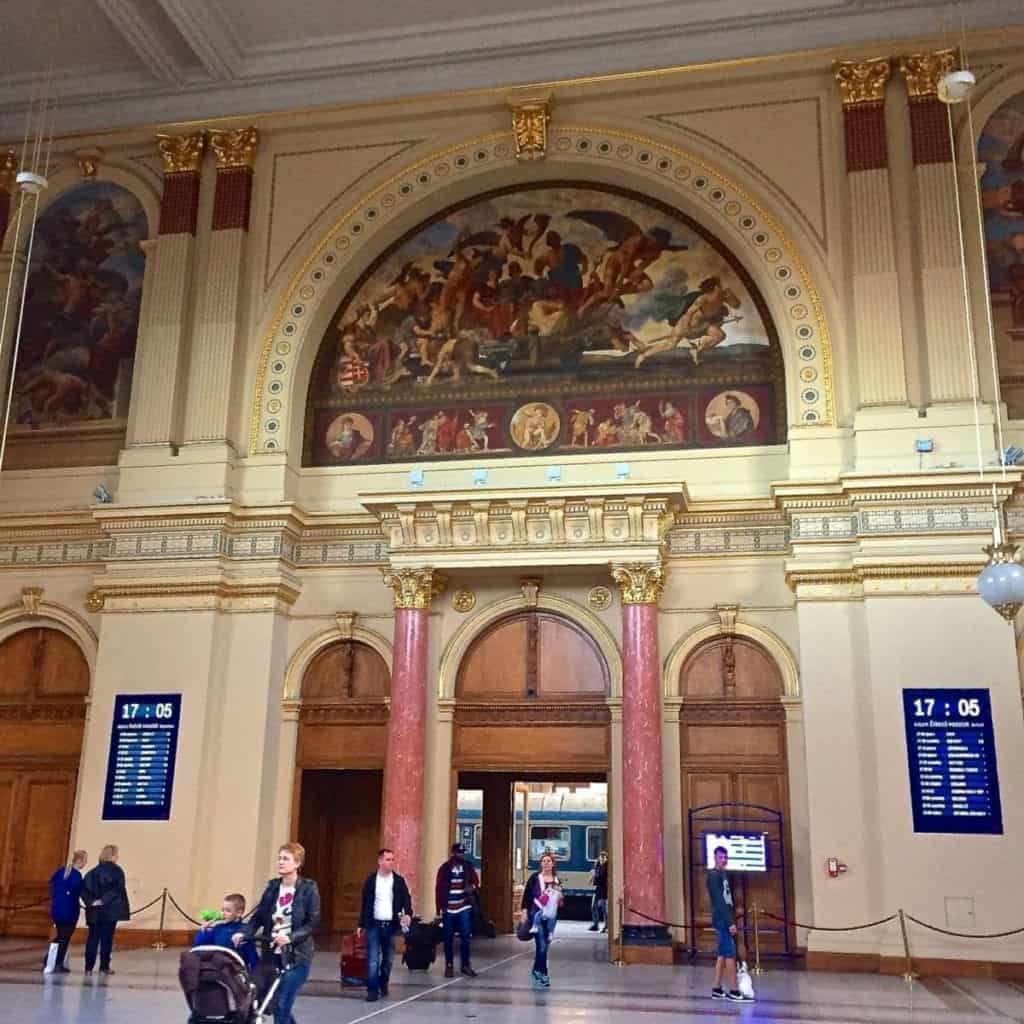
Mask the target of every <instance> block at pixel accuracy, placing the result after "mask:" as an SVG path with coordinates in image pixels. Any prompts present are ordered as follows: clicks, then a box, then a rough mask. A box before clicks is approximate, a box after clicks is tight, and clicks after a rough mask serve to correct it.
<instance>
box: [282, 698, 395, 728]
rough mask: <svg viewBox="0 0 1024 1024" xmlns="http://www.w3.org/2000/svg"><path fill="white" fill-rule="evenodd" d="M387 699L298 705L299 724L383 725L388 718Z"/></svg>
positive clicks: (388, 706) (388, 707)
mask: <svg viewBox="0 0 1024 1024" xmlns="http://www.w3.org/2000/svg"><path fill="white" fill-rule="evenodd" d="M389 711H390V705H389V703H388V701H387V700H376V701H351V702H349V703H345V704H323V705H318V704H306V703H303V704H301V705H300V706H299V709H298V712H299V723H300V724H301V725H383V724H385V723H386V722H387V720H388V714H389Z"/></svg>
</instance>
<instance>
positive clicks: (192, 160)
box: [128, 132, 206, 447]
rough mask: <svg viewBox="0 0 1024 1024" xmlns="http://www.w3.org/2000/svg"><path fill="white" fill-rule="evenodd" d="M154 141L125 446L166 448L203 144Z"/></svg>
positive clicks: (182, 138)
mask: <svg viewBox="0 0 1024 1024" xmlns="http://www.w3.org/2000/svg"><path fill="white" fill-rule="evenodd" d="M157 138H158V144H159V147H160V154H161V156H162V157H163V161H164V192H163V198H162V200H161V203H160V233H159V239H158V241H157V244H156V246H155V247H153V248H152V249H151V251H150V252H149V253H148V254H147V260H146V277H145V283H144V297H145V300H146V304H147V316H146V318H145V320H144V322H143V325H142V326H143V328H144V330H141V331H140V334H139V341H138V345H137V347H136V354H135V376H134V388H133V390H134V394H133V395H132V416H131V432H130V434H129V436H128V444H129V447H141V446H144V445H150V446H163V447H167V446H168V445H169V444H170V442H171V440H172V438H173V432H174V416H175V406H176V402H177V399H178V395H179V384H180V382H179V380H178V377H179V371H180V368H181V361H182V353H183V349H184V345H183V342H184V338H185V331H186V329H187V326H188V313H189V288H190V285H191V280H192V261H193V255H194V249H195V233H196V219H197V216H198V212H199V176H200V168H201V165H202V160H203V150H204V148H205V145H206V136H205V135H204V134H203V133H202V132H197V133H196V134H194V135H179V136H167V135H161V136H158V137H157Z"/></svg>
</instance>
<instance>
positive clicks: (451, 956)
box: [444, 909, 472, 967]
mask: <svg viewBox="0 0 1024 1024" xmlns="http://www.w3.org/2000/svg"><path fill="white" fill-rule="evenodd" d="M471 916H472V914H471V911H470V910H468V909H466V910H463V911H460V912H459V913H456V914H450V913H448V911H447V910H446V911H445V912H444V962H445V964H446V965H447V964H451V963H454V962H455V936H456V935H458V936H459V940H460V941H459V963H460V964H461V965H462V966H463V967H468V966H469V937H470V932H471V928H470V925H471V924H472V922H471V921H470V917H471Z"/></svg>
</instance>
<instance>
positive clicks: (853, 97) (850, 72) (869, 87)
mask: <svg viewBox="0 0 1024 1024" xmlns="http://www.w3.org/2000/svg"><path fill="white" fill-rule="evenodd" d="M891 70H892V67H891V65H890V63H889V58H888V57H872V58H871V59H870V60H837V61H836V62H835V63H834V64H833V65H832V74H833V75H834V77H835V80H836V83H837V84H838V86H839V93H840V95H841V96H842V98H843V106H844V107H852V106H855V105H856V104H858V103H881V102H882V101H883V100H884V99H885V83H886V82H888V81H889V74H890V72H891Z"/></svg>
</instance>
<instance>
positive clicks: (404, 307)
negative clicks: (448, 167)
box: [304, 182, 786, 465]
mask: <svg viewBox="0 0 1024 1024" xmlns="http://www.w3.org/2000/svg"><path fill="white" fill-rule="evenodd" d="M345 413H348V414H349V419H348V420H347V421H344V420H343V418H342V417H343V415H344V414H345ZM343 422H345V426H342V423H343ZM785 433H786V421H785V388H784V377H783V367H782V358H781V354H780V351H779V343H778V337H777V334H776V331H775V327H774V324H773V323H772V321H771V318H770V315H769V313H768V309H767V306H766V304H765V302H764V300H763V298H762V296H761V294H760V293H759V291H758V290H757V288H756V285H755V284H754V282H753V280H752V279H751V277H750V275H749V274H748V273H747V272H746V270H745V269H744V267H743V266H742V264H741V263H740V262H739V260H737V259H736V257H735V256H734V255H733V254H732V253H731V252H730V251H729V250H728V249H726V247H725V246H724V245H723V244H722V243H721V242H720V241H719V240H718V239H717V238H715V237H714V236H713V235H712V234H710V232H708V231H707V229H706V228H704V227H703V226H701V225H699V224H697V223H696V222H695V221H694V220H692V219H691V218H689V217H687V216H685V215H684V214H682V213H680V212H679V211H677V210H674V209H672V208H670V207H667V206H665V205H664V204H662V203H659V202H655V201H654V200H652V199H650V198H647V197H644V196H640V195H637V194H635V193H631V192H625V191H622V190H618V189H612V188H609V187H607V186H597V185H593V184H585V183H575V182H558V183H548V184H543V185H536V186H530V187H518V188H514V189H504V190H501V191H498V192H493V193H488V194H486V195H483V196H478V197H476V198H474V199H472V200H470V201H468V202H465V203H463V204H460V205H459V206H457V207H453V208H451V209H448V210H445V211H443V212H441V213H439V214H438V215H436V216H435V217H433V218H432V219H431V220H430V221H428V222H427V223H425V224H422V225H420V226H419V227H417V228H416V229H415V230H413V231H412V232H410V233H409V234H408V235H407V236H406V237H405V238H403V239H401V240H400V241H399V242H397V243H396V244H395V245H394V246H392V247H391V248H390V249H389V250H388V251H387V252H385V253H384V254H383V255H382V257H381V258H380V259H378V260H377V261H376V262H375V263H374V264H373V265H372V266H371V267H369V268H368V269H367V271H366V272H365V273H364V274H363V275H362V277H361V278H360V280H359V281H358V282H357V283H356V285H355V286H354V287H353V289H352V290H351V291H350V293H349V295H348V296H346V298H345V300H344V301H343V302H342V303H341V305H340V307H339V309H338V311H337V313H336V315H335V316H334V317H333V321H332V323H331V326H330V327H329V328H328V330H327V331H326V333H325V335H324V338H323V340H322V342H321V345H320V349H319V351H318V354H317V358H316V361H315V364H314V368H313V375H312V379H311V382H310V390H309V397H308V403H307V416H306V429H305V448H304V463H305V464H307V465H341V464H350V463H359V462H363V463H372V462H379V461H393V460H395V461H398V460H416V461H421V460H425V459H426V460H429V459H440V458H470V457H471V458H474V459H479V458H493V457H500V456H511V455H519V456H522V455H531V454H537V455H540V454H550V453H552V452H556V451H557V452H560V453H561V452H565V453H567V454H574V453H577V454H578V453H581V452H584V451H588V450H594V449H614V450H622V451H628V450H642V449H648V448H668V449H671V448H685V447H705V446H707V447H712V446H714V447H718V446H723V445H750V444H774V443H781V442H783V441H784V440H785Z"/></svg>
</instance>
